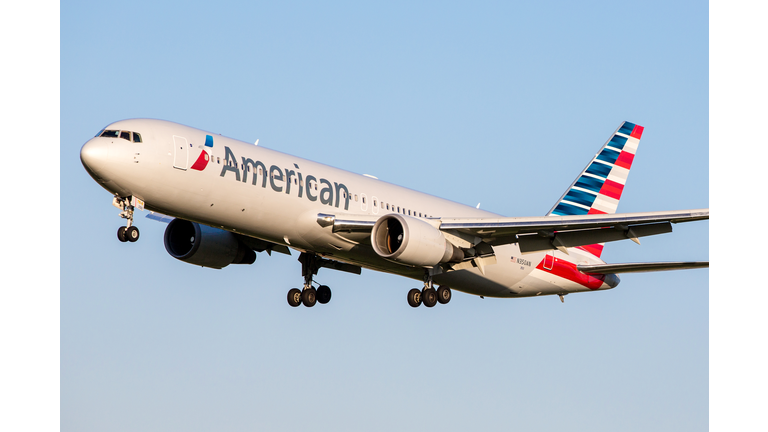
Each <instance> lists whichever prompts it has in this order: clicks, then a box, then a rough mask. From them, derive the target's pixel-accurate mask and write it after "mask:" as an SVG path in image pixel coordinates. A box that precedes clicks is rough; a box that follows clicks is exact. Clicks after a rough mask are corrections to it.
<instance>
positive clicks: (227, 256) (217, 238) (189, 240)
mask: <svg viewBox="0 0 768 432" xmlns="http://www.w3.org/2000/svg"><path fill="white" fill-rule="evenodd" d="M163 243H165V250H167V251H168V253H169V254H170V255H171V256H172V257H174V258H176V259H179V260H181V261H184V262H187V263H190V264H195V265H199V266H203V267H210V268H215V269H220V268H224V267H226V266H228V265H230V264H253V262H254V261H256V252H254V251H253V250H251V249H250V248H248V247H246V246H245V245H244V244H243V243H242V242H241V241H240V240H238V239H237V237H236V236H235V235H234V234H232V233H231V232H229V231H224V230H221V229H218V228H211V227H209V226H207V225H200V224H197V223H195V222H190V221H187V220H184V219H174V220H172V221H171V222H170V223H169V224H168V227H167V228H166V229H165V236H164V237H163Z"/></svg>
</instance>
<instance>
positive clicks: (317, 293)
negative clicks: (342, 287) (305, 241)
mask: <svg viewBox="0 0 768 432" xmlns="http://www.w3.org/2000/svg"><path fill="white" fill-rule="evenodd" d="M299 262H300V263H301V275H302V276H304V287H303V288H302V289H298V288H292V289H291V290H290V291H288V304H289V305H291V306H292V307H297V306H299V305H302V304H303V305H304V306H306V307H312V306H314V305H315V304H316V303H320V304H326V303H328V302H329V301H331V289H330V288H329V287H328V286H327V285H320V286H318V287H317V289H315V288H314V287H313V286H312V277H313V276H314V275H316V274H317V271H318V270H320V267H321V266H322V262H323V258H320V257H318V256H317V255H315V254H313V253H307V252H302V253H301V255H299Z"/></svg>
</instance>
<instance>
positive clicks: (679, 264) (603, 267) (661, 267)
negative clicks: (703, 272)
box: [577, 261, 709, 274]
mask: <svg viewBox="0 0 768 432" xmlns="http://www.w3.org/2000/svg"><path fill="white" fill-rule="evenodd" d="M577 268H578V269H579V271H581V272H583V273H592V274H608V273H642V272H655V271H666V270H685V269H697V268H709V261H675V262H651V263H623V264H595V265H579V266H577Z"/></svg>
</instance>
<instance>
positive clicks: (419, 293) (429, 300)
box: [408, 270, 451, 308]
mask: <svg viewBox="0 0 768 432" xmlns="http://www.w3.org/2000/svg"><path fill="white" fill-rule="evenodd" d="M449 301H451V289H450V288H448V287H447V286H440V287H438V288H437V290H435V288H434V286H433V285H432V273H431V272H430V271H429V270H427V271H425V272H424V288H422V289H421V290H419V289H418V288H414V289H412V290H410V291H408V304H409V305H410V306H411V307H419V306H421V305H422V304H424V306H426V307H429V308H431V307H433V306H435V305H436V304H437V303H438V302H439V303H440V304H447V303H448V302H449Z"/></svg>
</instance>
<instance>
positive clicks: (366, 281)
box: [60, 1, 709, 432]
mask: <svg viewBox="0 0 768 432" xmlns="http://www.w3.org/2000/svg"><path fill="white" fill-rule="evenodd" d="M708 60H709V59H708V11H707V4H706V3H704V2H672V3H670V2H666V1H663V2H662V1H659V2H646V3H643V4H642V6H641V5H639V4H630V3H627V4H617V3H616V2H586V3H584V2H580V3H573V2H543V3H538V4H517V5H516V4H510V3H508V2H481V3H475V4H472V5H469V4H462V3H456V2H430V3H427V2H424V3H418V4H414V3H413V2H387V3H367V4H360V3H359V2H331V3H316V2H281V3H279V4H278V5H276V4H273V2H232V3H230V2H220V3H210V2H199V3H190V2H155V1H152V2H148V1H137V2H131V3H123V4H107V3H105V2H100V1H93V2H83V1H73V2H66V3H64V4H62V7H61V147H60V149H61V187H62V197H63V198H64V199H63V202H69V201H70V200H75V201H76V202H77V205H75V206H70V205H64V206H63V207H62V211H61V227H62V231H61V429H62V431H103V430H111V431H136V430H143V431H153V430H157V431H168V430H184V431H204V430H307V429H312V430H318V431H319V430H380V431H385V430H424V429H441V430H467V429H474V430H510V429H512V428H522V429H527V430H530V429H535V430H564V429H571V430H590V431H592V432H594V431H615V430H626V431H641V430H642V431H647V430H657V431H683V430H703V429H706V428H707V426H708V395H709V393H708V384H709V380H708V348H709V347H708V306H709V303H708V296H707V289H708V282H709V279H708V277H709V272H708V270H692V271H681V272H668V273H653V274H638V275H624V276H622V283H621V285H620V286H619V287H618V288H617V289H615V290H613V291H609V292H602V293H585V294H575V295H570V296H568V297H567V298H566V302H565V304H561V303H560V300H559V299H558V298H557V297H545V298H532V299H520V300H510V299H484V300H483V299H480V298H479V297H474V296H469V295H465V294H462V293H458V292H457V293H455V296H454V298H453V300H452V301H451V303H450V304H449V305H448V306H438V307H435V308H433V309H426V308H419V309H412V308H410V307H409V306H408V305H407V303H406V293H407V291H408V290H409V289H410V288H413V287H418V286H419V285H420V283H419V282H416V281H412V280H408V279H404V278H400V277H396V276H391V275H384V274H377V273H375V272H372V271H363V274H362V275H361V276H355V275H350V274H345V273H335V272H332V271H328V270H321V272H320V274H319V276H318V277H317V279H316V280H317V281H319V282H321V283H324V284H328V285H330V286H331V287H332V288H333V300H332V301H331V303H330V304H328V305H326V306H317V307H314V308H312V309H307V308H303V307H302V308H296V309H294V308H291V307H289V306H288V304H287V302H286V300H285V297H286V292H287V291H288V289H289V288H291V287H298V286H300V285H301V282H302V278H301V274H300V270H301V268H300V264H299V263H298V261H297V260H296V259H297V257H298V254H294V255H293V256H291V257H288V256H282V255H275V256H272V257H270V256H267V255H260V256H259V257H258V259H257V261H256V263H255V264H254V265H252V266H230V267H228V268H226V269H224V270H212V269H204V268H200V267H195V266H192V265H189V264H186V263H183V262H181V261H177V260H175V259H173V258H171V257H170V256H169V255H168V254H167V253H166V251H165V249H164V247H163V243H162V237H163V231H164V229H165V224H162V223H158V222H155V221H151V220H148V219H146V218H145V215H146V212H144V213H139V214H137V219H136V224H137V225H138V226H139V227H140V229H141V239H140V241H139V242H138V243H135V244H123V243H120V242H119V241H117V239H116V236H115V231H116V230H117V228H118V227H119V226H120V225H121V224H122V223H123V222H124V221H123V220H122V219H120V218H119V217H118V213H119V211H118V210H117V209H115V208H114V207H112V206H111V196H110V194H109V193H108V192H106V191H105V190H103V189H102V188H101V187H100V186H98V185H97V184H96V183H95V182H94V181H93V180H92V179H91V178H90V177H89V176H88V175H87V173H86V172H85V170H84V169H83V168H82V166H81V164H80V160H79V151H80V147H81V146H82V145H83V143H85V141H87V140H88V139H90V138H91V137H92V136H93V135H94V134H95V133H96V132H98V131H99V130H100V129H101V128H103V127H104V126H106V125H107V124H108V123H110V122H113V121H116V120H120V119H125V118H133V117H152V118H160V119H166V120H172V121H176V122H180V123H184V124H188V125H191V126H195V127H198V128H202V129H206V130H210V131H213V132H216V133H221V134H223V135H227V136H230V137H234V138H239V139H243V140H245V141H251V142H253V141H255V140H256V139H260V145H262V146H265V147H269V148H272V149H276V150H279V151H283V152H286V153H290V154H295V155H300V156H302V157H305V158H309V159H313V160H316V161H319V162H324V163H327V164H330V165H333V166H336V167H340V168H344V169H348V170H351V171H354V172H358V173H369V174H373V175H376V176H378V177H379V178H381V179H382V180H386V181H389V182H392V183H396V184H400V185H405V186H408V187H411V188H414V189H418V190H421V191H425V192H428V193H431V194H434V195H437V196H442V197H446V198H450V199H453V200H455V201H459V202H462V203H465V204H469V205H473V206H474V205H476V204H477V203H481V207H482V208H484V209H487V210H490V211H493V212H497V213H499V214H502V215H506V216H534V215H543V214H545V213H546V212H547V211H548V210H549V209H550V207H551V206H552V205H553V204H554V202H555V201H556V200H557V199H558V198H559V197H560V195H561V194H562V193H563V192H564V190H565V189H566V187H568V186H569V185H570V183H571V181H573V179H574V178H575V177H576V175H578V173H579V172H580V171H581V169H582V168H583V167H584V166H585V165H586V163H587V162H588V161H589V159H590V158H591V157H592V156H593V155H594V153H595V152H596V151H597V150H598V149H599V148H600V146H602V144H603V143H604V142H605V141H606V140H607V139H608V138H609V136H610V134H611V133H612V132H613V131H614V130H615V129H616V128H617V127H618V126H619V125H620V123H621V122H622V121H624V120H628V121H631V122H634V123H637V124H640V125H643V126H645V128H646V129H645V134H644V135H643V140H642V142H641V146H640V149H639V151H638V155H637V158H636V160H635V164H634V165H633V171H632V173H631V175H630V177H629V181H628V184H627V187H626V189H625V193H624V196H623V199H622V202H621V204H620V206H619V211H621V212H635V211H654V210H673V209H688V208H702V207H708V206H709V198H708V194H709V188H708V182H709V177H708V169H709V159H708V145H709V137H708V96H709V94H708V78H709V76H708ZM708 229H709V226H708V222H698V223H692V224H687V225H679V226H676V227H675V232H674V233H673V234H669V235H664V236H659V237H655V238H644V239H642V243H643V244H642V246H637V245H636V244H634V243H632V242H624V243H621V244H610V245H608V246H607V247H606V250H605V253H604V256H603V258H604V259H606V261H608V262H632V261H656V260H707V259H709V252H708V242H709V235H708Z"/></svg>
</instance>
